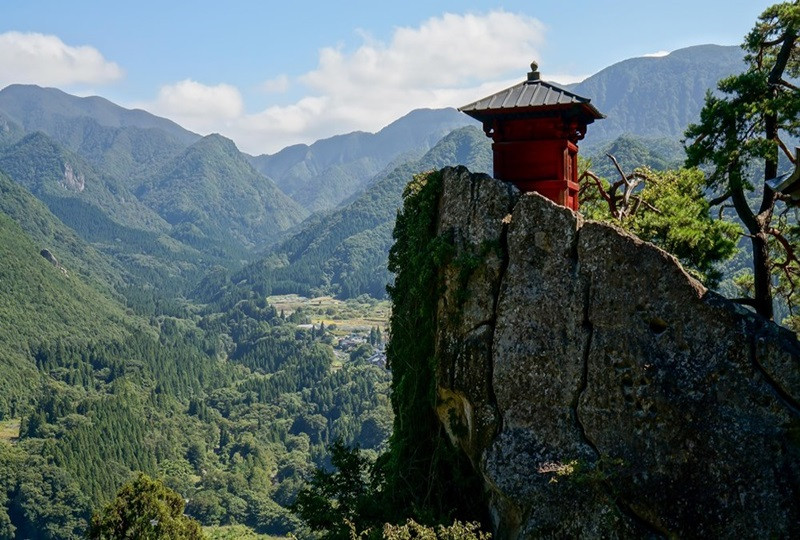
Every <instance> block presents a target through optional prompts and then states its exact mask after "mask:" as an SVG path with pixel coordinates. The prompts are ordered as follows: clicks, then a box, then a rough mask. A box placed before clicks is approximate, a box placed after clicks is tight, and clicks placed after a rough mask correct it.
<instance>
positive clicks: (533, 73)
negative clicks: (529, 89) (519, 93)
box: [528, 60, 539, 81]
mask: <svg viewBox="0 0 800 540" xmlns="http://www.w3.org/2000/svg"><path fill="white" fill-rule="evenodd" d="M528 80H529V81H538V80H539V64H537V63H536V60H534V61H533V62H531V70H530V71H529V72H528Z"/></svg>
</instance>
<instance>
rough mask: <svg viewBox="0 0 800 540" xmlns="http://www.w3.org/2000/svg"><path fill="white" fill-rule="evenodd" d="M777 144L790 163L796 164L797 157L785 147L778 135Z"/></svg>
mask: <svg viewBox="0 0 800 540" xmlns="http://www.w3.org/2000/svg"><path fill="white" fill-rule="evenodd" d="M778 146H779V147H780V149H781V150H783V153H784V154H786V157H788V158H789V161H790V162H791V163H792V165H797V158H796V157H795V156H794V155H793V154H792V153H791V152H790V151H789V149H788V148H786V145H785V144H784V143H783V141H782V140H781V138H780V137H778Z"/></svg>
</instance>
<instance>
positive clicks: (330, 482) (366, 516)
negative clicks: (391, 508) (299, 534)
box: [292, 441, 383, 540]
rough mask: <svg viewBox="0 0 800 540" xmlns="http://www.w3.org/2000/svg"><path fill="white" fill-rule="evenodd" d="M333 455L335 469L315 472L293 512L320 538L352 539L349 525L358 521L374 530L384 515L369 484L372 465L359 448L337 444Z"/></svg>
mask: <svg viewBox="0 0 800 540" xmlns="http://www.w3.org/2000/svg"><path fill="white" fill-rule="evenodd" d="M330 453H331V466H332V468H333V470H332V471H331V472H327V471H325V470H323V469H317V470H316V471H314V475H313V476H312V478H311V482H310V486H309V487H307V488H304V489H303V490H301V491H300V493H298V495H297V500H296V501H295V503H294V504H293V505H292V510H293V511H294V512H296V513H297V514H298V515H299V516H300V518H301V519H302V520H303V521H305V522H306V524H307V525H308V526H309V527H310V528H311V530H312V531H318V532H322V533H323V534H322V535H321V538H324V539H326V540H349V538H350V524H352V523H353V522H355V521H356V520H357V521H358V524H359V526H360V527H375V526H377V525H380V523H381V519H380V516H381V514H382V513H383V512H382V511H381V510H382V509H381V507H380V506H379V503H378V501H377V500H376V495H377V494H376V493H375V492H374V490H373V489H371V486H370V483H369V482H370V481H369V473H370V469H371V464H370V462H369V461H368V460H367V459H366V458H365V457H364V456H363V455H362V454H361V452H360V451H359V450H358V448H355V449H349V448H347V447H345V446H344V445H343V444H342V443H341V442H340V441H336V442H334V443H333V444H332V445H331V446H330Z"/></svg>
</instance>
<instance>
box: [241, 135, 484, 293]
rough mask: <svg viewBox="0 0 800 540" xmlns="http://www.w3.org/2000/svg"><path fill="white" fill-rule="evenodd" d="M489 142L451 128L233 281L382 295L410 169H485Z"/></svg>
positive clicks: (261, 288)
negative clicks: (429, 146) (418, 154)
mask: <svg viewBox="0 0 800 540" xmlns="http://www.w3.org/2000/svg"><path fill="white" fill-rule="evenodd" d="M491 160H492V158H491V148H490V140H489V139H488V138H487V137H486V136H485V135H484V134H483V132H482V131H481V130H480V129H478V128H476V127H471V126H470V127H464V128H461V129H458V130H455V131H453V132H452V133H450V134H449V135H447V136H446V137H444V138H443V139H442V140H441V141H439V143H438V144H436V146H434V147H433V148H432V149H431V150H430V151H428V152H427V153H426V154H425V155H424V156H423V157H422V158H421V159H419V160H417V161H411V162H408V163H405V164H403V165H401V166H399V167H397V168H395V169H394V170H392V171H391V172H390V173H388V174H386V175H385V176H382V177H380V178H377V179H376V180H375V181H374V182H372V183H371V185H370V186H369V187H368V188H367V189H366V190H364V192H363V193H362V194H361V195H359V196H358V197H357V198H355V200H353V201H352V202H351V203H349V204H348V205H346V206H344V207H342V208H340V209H338V210H336V211H334V212H331V213H329V214H326V215H316V216H314V217H312V218H310V219H309V220H307V221H306V223H305V224H304V226H303V227H302V229H301V230H300V231H299V232H298V233H297V234H295V235H293V236H292V237H291V238H289V239H288V240H286V241H284V242H282V243H281V244H279V245H278V246H276V248H275V249H274V250H273V251H272V253H271V255H270V256H269V257H267V258H265V259H263V260H261V261H258V262H256V263H253V264H252V265H250V266H248V267H246V268H245V269H243V270H242V271H241V272H238V273H236V274H235V275H234V277H233V278H232V282H233V283H238V282H241V281H242V280H246V285H244V286H245V287H248V288H253V289H254V290H256V291H258V292H259V293H261V294H271V293H272V292H276V293H277V292H303V293H309V292H310V291H311V290H312V289H313V290H315V291H318V292H327V293H333V294H339V295H341V296H343V297H345V298H348V297H352V296H358V295H359V294H363V293H367V294H371V295H373V296H378V297H382V296H383V295H384V294H385V288H386V284H387V283H388V282H389V279H390V275H389V271H388V270H387V268H386V257H387V255H388V252H389V248H390V247H391V245H392V229H393V227H394V220H395V217H396V215H397V208H398V206H399V204H400V201H401V197H402V194H403V189H404V188H405V186H406V184H407V183H408V181H409V179H410V178H411V177H412V176H413V175H414V174H416V173H418V172H422V171H427V170H431V169H439V168H441V167H444V166H446V165H458V164H461V165H465V166H467V167H468V168H469V169H470V170H472V171H476V172H480V171H487V172H490V171H491V167H492V165H491Z"/></svg>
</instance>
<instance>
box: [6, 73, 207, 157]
mask: <svg viewBox="0 0 800 540" xmlns="http://www.w3.org/2000/svg"><path fill="white" fill-rule="evenodd" d="M0 111H3V112H4V113H5V114H6V115H7V116H8V117H9V118H10V119H11V120H13V121H15V122H17V123H18V124H19V125H20V126H22V127H23V128H24V129H25V130H26V131H37V130H38V131H44V132H45V133H49V132H51V131H53V127H55V126H56V125H57V121H58V120H59V119H61V118H70V119H76V118H82V117H89V118H92V119H93V120H94V121H95V122H96V123H97V124H98V125H101V126H106V127H112V128H121V127H134V128H139V129H158V130H160V131H163V132H165V133H167V134H169V135H170V136H171V137H173V138H174V139H175V140H177V141H179V142H180V143H182V144H184V145H189V144H192V143H193V142H194V141H196V140H197V139H199V138H200V135H198V134H196V133H192V132H191V131H189V130H187V129H185V128H183V127H181V126H179V125H178V124H176V123H175V122H173V121H172V120H168V119H166V118H161V117H159V116H156V115H154V114H151V113H149V112H147V111H144V110H141V109H126V108H124V107H120V106H119V105H116V104H115V103H112V102H110V101H108V100H107V99H105V98H102V97H99V96H90V97H77V96H73V95H71V94H67V93H66V92H63V91H61V90H58V89H57V88H42V87H40V86H37V85H33V84H12V85H9V86H6V87H5V88H3V89H2V90H0Z"/></svg>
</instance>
